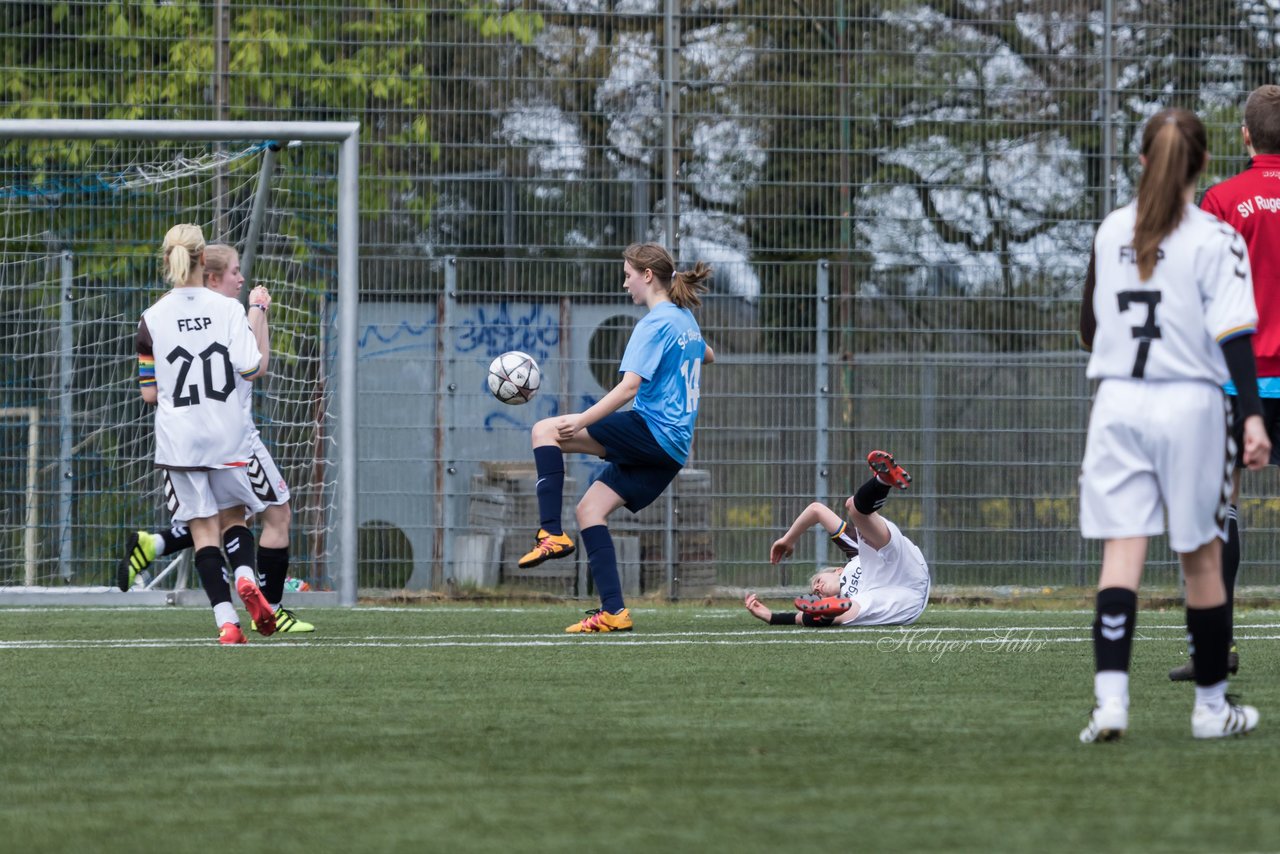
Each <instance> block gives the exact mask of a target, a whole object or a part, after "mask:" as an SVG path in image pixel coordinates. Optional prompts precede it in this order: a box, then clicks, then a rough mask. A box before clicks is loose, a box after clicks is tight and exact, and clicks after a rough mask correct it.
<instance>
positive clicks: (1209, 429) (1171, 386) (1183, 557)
mask: <svg viewBox="0 0 1280 854" xmlns="http://www.w3.org/2000/svg"><path fill="white" fill-rule="evenodd" d="M1140 159H1141V162H1142V165H1143V172H1142V177H1141V179H1140V181H1139V184H1138V198H1137V200H1136V201H1135V202H1133V203H1130V204H1129V205H1127V206H1125V207H1123V208H1120V209H1119V210H1116V211H1114V212H1112V213H1111V214H1110V215H1109V216H1108V217H1107V218H1106V219H1105V220H1104V221H1103V223H1102V225H1101V226H1100V227H1099V229H1098V233H1097V236H1096V238H1095V240H1094V247H1093V255H1092V257H1091V258H1090V261H1089V272H1088V274H1087V279H1086V283H1085V293H1084V299H1083V301H1082V306H1081V318H1080V333H1081V339H1082V342H1083V344H1084V345H1085V347H1086V348H1090V349H1092V351H1093V353H1092V356H1091V357H1090V359H1089V365H1088V369H1087V374H1088V376H1089V377H1090V378H1091V379H1095V380H1099V381H1100V382H1099V385H1098V389H1097V392H1096V394H1095V395H1094V402H1093V411H1092V413H1091V415H1090V418H1089V433H1088V438H1087V441H1086V445H1085V453H1084V462H1083V463H1082V465H1081V473H1080V529H1081V533H1082V534H1083V535H1084V536H1085V537H1086V538H1089V539H1102V540H1105V543H1104V545H1103V552H1102V571H1101V573H1100V575H1099V580H1098V595H1097V606H1096V616H1095V619H1094V627H1093V645H1094V664H1095V676H1094V695H1095V697H1096V700H1097V705H1096V707H1095V708H1094V711H1093V713H1092V714H1091V715H1090V718H1089V723H1088V725H1087V726H1086V727H1085V728H1084V730H1083V731H1082V732H1081V733H1080V740H1081V741H1084V742H1094V741H1107V740H1111V739H1114V738H1118V737H1119V736H1120V735H1122V734H1123V733H1124V732H1125V730H1126V729H1127V728H1128V720H1129V716H1128V709H1129V660H1130V655H1131V651H1132V646H1133V634H1134V623H1135V618H1136V616H1137V602H1138V599H1137V591H1138V586H1139V584H1140V582H1141V579H1142V570H1143V566H1144V564H1145V562H1146V553H1147V540H1148V538H1149V537H1152V536H1155V535H1157V534H1160V533H1163V532H1164V531H1165V528H1166V522H1165V518H1164V517H1165V516H1166V515H1167V517H1168V522H1167V527H1168V532H1169V545H1170V547H1171V548H1172V549H1173V550H1174V551H1175V552H1177V553H1178V557H1179V559H1180V562H1181V564H1182V571H1183V575H1184V577H1185V579H1186V602H1187V633H1188V636H1189V637H1190V639H1191V643H1192V645H1193V648H1194V649H1195V652H1194V653H1193V654H1192V658H1193V661H1194V665H1195V672H1196V677H1195V678H1196V702H1195V705H1194V707H1193V710H1192V715H1191V731H1192V735H1193V736H1194V737H1196V738H1216V737H1220V736H1224V735H1234V734H1237V733H1241V732H1247V731H1248V730H1250V729H1253V727H1254V726H1255V725H1256V724H1257V721H1258V712H1257V710H1256V709H1254V708H1253V707H1252V706H1241V705H1237V704H1235V703H1233V702H1231V701H1230V700H1228V699H1227V697H1226V688H1227V652H1228V648H1229V646H1230V639H1231V624H1230V614H1229V611H1228V608H1227V605H1226V588H1225V587H1224V586H1223V582H1222V572H1221V557H1222V541H1223V539H1225V534H1226V528H1225V523H1226V507H1227V498H1228V496H1229V495H1230V488H1231V483H1230V476H1231V472H1232V469H1233V466H1234V462H1235V448H1234V442H1233V441H1232V440H1231V438H1230V430H1229V425H1228V413H1229V411H1230V410H1229V408H1228V405H1227V402H1226V399H1225V395H1224V394H1223V392H1222V383H1224V382H1225V381H1226V380H1227V379H1228V377H1229V378H1230V379H1232V380H1233V381H1234V382H1235V384H1236V388H1237V389H1238V390H1239V395H1240V407H1241V412H1242V414H1243V416H1244V417H1245V421H1244V430H1243V436H1244V459H1245V462H1246V464H1247V465H1248V466H1249V467H1250V468H1258V467H1261V466H1262V465H1263V464H1265V462H1266V461H1267V459H1268V457H1269V456H1270V451H1271V446H1270V441H1269V440H1268V438H1267V433H1266V430H1265V428H1264V427H1263V423H1262V418H1261V411H1262V407H1261V403H1260V402H1259V399H1258V389H1257V378H1256V370H1255V367H1254V361H1253V349H1252V345H1251V339H1252V335H1253V330H1254V325H1255V324H1256V322H1257V314H1256V311H1255V309H1254V304H1253V288H1252V282H1251V277H1250V270H1249V258H1248V255H1247V253H1246V252H1245V246H1244V242H1243V240H1242V239H1241V238H1240V235H1239V234H1237V233H1236V232H1235V231H1234V230H1233V229H1232V228H1231V227H1230V226H1228V225H1226V224H1225V223H1223V222H1221V221H1219V220H1218V219H1216V218H1215V217H1213V216H1212V215H1210V214H1207V213H1205V212H1204V211H1202V210H1200V209H1199V208H1197V207H1195V205H1193V204H1192V197H1193V195H1194V193H1195V187H1196V180H1197V178H1198V177H1199V175H1200V173H1201V172H1202V171H1203V169H1204V166H1205V163H1206V162H1207V160H1208V151H1207V146H1206V141H1205V131H1204V126H1203V125H1202V124H1201V123H1200V120H1199V119H1197V118H1196V117H1195V115H1194V114H1192V113H1190V112H1188V111H1186V110H1181V109H1169V110H1163V111H1161V112H1160V113H1157V114H1156V115H1155V116H1154V117H1152V119H1151V120H1150V121H1149V122H1148V123H1147V126H1146V128H1145V130H1144V132H1143V136H1142V154H1141V158H1140ZM1215 484H1216V485H1217V488H1216V489H1215V488H1213V485H1215ZM1206 487H1209V488H1206Z"/></svg>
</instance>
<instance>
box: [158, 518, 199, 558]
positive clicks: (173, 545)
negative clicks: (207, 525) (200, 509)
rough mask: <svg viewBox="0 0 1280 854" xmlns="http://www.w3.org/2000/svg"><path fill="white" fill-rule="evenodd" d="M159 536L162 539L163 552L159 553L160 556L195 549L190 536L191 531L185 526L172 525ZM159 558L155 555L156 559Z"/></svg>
mask: <svg viewBox="0 0 1280 854" xmlns="http://www.w3.org/2000/svg"><path fill="white" fill-rule="evenodd" d="M161 536H162V537H164V551H162V552H160V554H161V555H171V554H173V553H174V552H180V551H182V550H183V549H190V548H195V545H196V541H195V538H194V537H192V536H191V529H190V528H188V527H187V526H186V525H174V526H173V527H172V528H170V529H169V530H167V531H165V532H164V533H162V534H161ZM159 556H160V555H156V557H159Z"/></svg>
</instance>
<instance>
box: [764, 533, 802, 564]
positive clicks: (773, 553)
mask: <svg viewBox="0 0 1280 854" xmlns="http://www.w3.org/2000/svg"><path fill="white" fill-rule="evenodd" d="M795 551H796V547H795V546H793V545H792V544H791V543H789V542H787V541H786V539H785V538H784V539H779V540H774V541H773V546H771V547H770V549H769V563H781V562H782V561H784V560H786V559H787V558H789V557H791V555H793V554H795Z"/></svg>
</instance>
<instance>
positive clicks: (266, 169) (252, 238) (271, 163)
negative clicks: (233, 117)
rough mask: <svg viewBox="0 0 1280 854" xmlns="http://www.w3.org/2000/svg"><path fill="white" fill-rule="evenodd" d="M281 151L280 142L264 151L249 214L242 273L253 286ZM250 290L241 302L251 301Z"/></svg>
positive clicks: (241, 253)
mask: <svg viewBox="0 0 1280 854" xmlns="http://www.w3.org/2000/svg"><path fill="white" fill-rule="evenodd" d="M279 151H280V144H279V143H278V142H271V143H269V144H268V145H267V147H266V148H264V149H263V150H262V164H261V165H260V166H259V168H258V186H257V187H256V188H255V189H254V192H253V209H252V210H251V211H250V213H249V230H248V232H247V233H246V234H245V236H244V248H243V249H241V250H240V273H241V275H243V276H244V280H245V281H246V282H248V283H249V284H250V286H252V285H253V259H254V258H255V257H257V254H258V238H259V237H260V236H261V234H262V220H263V217H265V216H266V215H267V200H268V199H269V198H270V197H271V177H272V176H273V175H274V174H275V171H276V154H277V152H279ZM248 291H249V289H248V288H245V289H244V293H242V294H241V295H240V301H241V302H245V301H247V300H248V299H249V293H248Z"/></svg>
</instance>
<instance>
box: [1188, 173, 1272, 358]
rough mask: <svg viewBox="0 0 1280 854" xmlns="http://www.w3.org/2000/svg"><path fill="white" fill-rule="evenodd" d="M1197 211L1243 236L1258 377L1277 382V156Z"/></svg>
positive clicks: (1219, 187) (1226, 184) (1218, 189)
mask: <svg viewBox="0 0 1280 854" xmlns="http://www.w3.org/2000/svg"><path fill="white" fill-rule="evenodd" d="M1200 207H1202V208H1204V209H1205V210H1206V211H1208V212H1209V213H1211V214H1213V215H1214V216H1216V217H1218V218H1219V219H1221V220H1224V221H1225V222H1227V223H1228V224H1230V225H1231V226H1232V227H1233V228H1235V230H1236V231H1238V232H1240V233H1241V234H1242V235H1244V240H1245V244H1246V245H1247V246H1248V248H1249V263H1250V266H1251V267H1253V299H1254V301H1255V302H1256V303H1257V307H1258V331H1257V333H1256V334H1255V335H1254V336H1253V353H1254V357H1255V358H1256V360H1257V362H1258V376H1259V377H1280V154H1258V155H1255V156H1254V158H1253V159H1252V160H1250V161H1249V168H1247V169H1245V170H1244V171H1243V172H1241V173H1240V174H1239V175H1236V176H1235V177H1234V178H1228V179H1227V180H1226V181H1223V182H1222V183H1221V184H1215V185H1214V186H1212V187H1210V188H1209V189H1208V190H1207V191H1206V192H1205V194H1204V198H1203V199H1201V200H1200Z"/></svg>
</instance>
